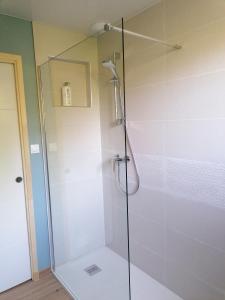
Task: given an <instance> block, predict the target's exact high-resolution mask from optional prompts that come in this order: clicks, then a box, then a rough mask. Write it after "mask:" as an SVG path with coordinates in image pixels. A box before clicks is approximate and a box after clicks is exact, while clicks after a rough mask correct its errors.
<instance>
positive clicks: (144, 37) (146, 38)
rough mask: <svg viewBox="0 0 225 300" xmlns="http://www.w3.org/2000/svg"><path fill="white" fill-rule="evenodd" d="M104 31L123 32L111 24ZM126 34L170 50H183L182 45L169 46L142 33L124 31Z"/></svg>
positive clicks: (106, 25)
mask: <svg viewBox="0 0 225 300" xmlns="http://www.w3.org/2000/svg"><path fill="white" fill-rule="evenodd" d="M104 30H105V31H110V30H114V31H117V32H122V28H119V27H115V26H112V25H111V24H105V26H104ZM124 33H125V34H128V35H132V36H135V37H137V38H141V39H145V40H148V41H151V42H154V43H158V44H161V45H164V46H166V47H170V48H174V49H181V48H182V46H181V45H178V44H176V45H173V44H169V43H167V42H165V41H162V40H159V39H156V38H153V37H150V36H147V35H143V34H140V33H136V32H133V31H129V30H124Z"/></svg>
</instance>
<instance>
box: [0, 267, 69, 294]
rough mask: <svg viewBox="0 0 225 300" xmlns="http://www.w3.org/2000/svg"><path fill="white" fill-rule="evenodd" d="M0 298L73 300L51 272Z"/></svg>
mask: <svg viewBox="0 0 225 300" xmlns="http://www.w3.org/2000/svg"><path fill="white" fill-rule="evenodd" d="M0 300H72V298H71V297H70V296H69V294H68V293H67V292H66V291H65V290H64V288H63V287H62V285H61V284H60V283H59V282H58V281H57V280H56V279H55V277H54V276H53V275H52V274H51V273H46V274H43V275H42V276H41V279H40V280H39V281H36V282H34V281H28V282H26V283H24V284H21V285H19V286H17V287H15V288H13V289H11V290H9V291H7V292H5V293H2V294H0Z"/></svg>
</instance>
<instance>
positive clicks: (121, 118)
mask: <svg viewBox="0 0 225 300" xmlns="http://www.w3.org/2000/svg"><path fill="white" fill-rule="evenodd" d="M116 56H119V54H118V53H116V52H114V54H113V58H114V59H113V60H114V61H115V62H116ZM102 66H103V67H104V68H107V69H108V70H110V71H111V73H112V75H113V78H112V79H111V80H110V82H111V83H113V85H114V106H115V119H116V125H117V126H120V125H121V126H123V128H124V132H125V135H126V140H127V146H128V151H129V153H130V156H131V158H130V157H129V156H128V155H127V156H125V157H120V155H119V154H117V155H115V157H114V158H113V159H112V163H113V174H114V177H115V181H116V184H117V186H118V188H119V190H121V191H122V192H123V193H126V190H125V189H124V188H123V186H122V183H121V176H120V173H121V170H120V168H121V163H125V162H132V163H133V166H134V172H135V179H136V182H135V187H134V189H133V190H132V191H129V189H128V191H127V193H128V195H130V196H131V195H134V194H136V193H137V191H138V190H139V186H140V177H139V173H138V169H137V164H136V160H135V157H134V154H133V150H132V146H131V143H130V139H129V135H128V132H127V128H126V124H125V115H124V107H123V101H122V89H121V84H120V78H119V75H118V73H117V70H116V64H115V63H114V62H112V60H111V59H108V60H104V61H102Z"/></svg>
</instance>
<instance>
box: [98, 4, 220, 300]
mask: <svg viewBox="0 0 225 300" xmlns="http://www.w3.org/2000/svg"><path fill="white" fill-rule="evenodd" d="M224 11H225V2H224V1H222V0H190V1H185V0H162V1H160V3H158V4H156V5H155V6H153V7H151V8H150V9H149V10H146V11H145V12H143V13H142V14H139V15H137V16H136V17H134V18H132V19H130V20H128V21H127V22H126V24H125V27H126V28H127V29H129V30H133V31H136V32H139V33H142V34H149V35H152V36H154V37H156V38H157V37H158V38H162V39H167V40H168V41H170V42H174V43H181V44H182V45H183V48H182V49H181V50H178V51H174V50H169V49H167V48H164V47H162V46H158V45H154V44H153V43H148V42H146V41H142V40H140V39H136V38H131V37H127V36H126V39H125V66H126V74H125V75H126V104H127V121H128V122H127V125H128V133H129V137H130V140H131V143H132V146H133V150H134V154H135V157H136V160H137V165H138V169H139V173H140V179H141V186H140V190H139V191H138V193H137V194H136V195H134V196H131V197H129V212H130V214H129V221H130V242H131V260H132V262H133V263H134V264H136V265H137V266H138V267H140V268H142V269H143V270H144V271H145V272H147V273H148V274H150V275H151V276H152V277H154V278H156V279H157V280H159V281H160V282H161V283H163V284H165V285H166V286H167V287H169V288H170V289H172V290H174V291H175V292H176V293H177V294H179V295H180V296H181V297H182V298H183V299H184V300H224V299H225V273H224V271H225V266H224V261H225V259H224V258H225V257H224V255H225V224H224V220H225V206H224V204H225V144H224V143H225V142H224V141H225V84H224V78H225V76H224V75H225V74H224V72H225V48H224V47H225V46H224V45H225V44H224V34H225V15H224ZM110 46H111V47H110ZM114 47H115V48H116V47H117V48H118V47H119V46H118V42H117V43H116V42H115V36H114V35H113V34H112V33H111V36H108V37H107V38H100V41H99V51H100V58H99V60H100V61H101V59H102V58H105V57H107V56H109V55H111V54H112V51H113V50H114ZM107 74H108V73H107ZM106 76H108V75H106V73H105V71H104V70H101V80H103V81H104V80H106ZM104 82H105V81H104ZM107 91H108V92H107ZM112 110H113V105H112V96H111V95H110V94H109V87H107V86H106V85H104V84H103V86H102V92H101V121H102V123H101V125H102V136H103V140H102V147H103V149H104V153H105V154H104V161H105V166H106V167H105V169H104V171H103V177H104V178H105V177H107V180H105V179H104V199H105V201H107V207H108V210H107V214H108V215H110V214H111V212H110V211H111V209H112V207H116V209H114V213H113V214H114V216H113V218H107V219H106V227H107V228H108V230H107V233H106V236H107V235H108V236H110V234H112V232H114V231H115V230H116V229H115V228H118V220H119V219H120V218H122V217H123V215H122V214H121V211H123V209H122V208H121V206H120V205H119V204H118V202H119V201H118V199H120V196H119V195H117V196H115V195H116V193H115V192H114V190H115V184H114V181H113V176H112V174H110V167H111V166H110V164H109V163H107V160H108V159H109V157H110V155H111V154H112V153H113V150H114V151H116V149H118V144H119V143H120V142H121V136H120V137H118V135H119V134H118V129H115V128H113V127H110V128H109V124H110V123H111V122H112ZM107 124H108V125H107ZM111 130H112V131H114V133H115V134H113V135H112V134H111V133H110V131H111ZM117 138H118V139H117ZM119 139H120V142H119V143H118V140H119ZM109 149H110V151H108V150H109ZM128 171H129V172H128V177H129V186H133V184H134V176H133V173H132V168H131V167H129V168H128ZM110 194H112V195H114V196H109V195H110ZM118 207H119V208H120V209H118ZM115 214H117V216H115ZM107 220H109V221H107ZM109 223H110V225H109ZM119 226H120V224H119ZM120 238H121V236H120V237H118V241H117V242H116V241H115V240H116V239H117V236H114V243H113V249H114V250H115V251H117V252H118V253H120V252H121V247H120V246H121V244H120V242H121V240H120V241H119V239H120ZM123 247H125V246H124V245H123Z"/></svg>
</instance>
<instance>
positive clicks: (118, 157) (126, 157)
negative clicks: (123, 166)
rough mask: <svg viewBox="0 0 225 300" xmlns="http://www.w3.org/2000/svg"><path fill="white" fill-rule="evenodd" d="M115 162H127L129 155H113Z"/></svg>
mask: <svg viewBox="0 0 225 300" xmlns="http://www.w3.org/2000/svg"><path fill="white" fill-rule="evenodd" d="M113 160H114V161H115V162H118V163H119V162H129V161H130V157H129V156H128V155H125V156H124V157H120V155H119V154H117V155H115V157H114V159H113Z"/></svg>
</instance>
